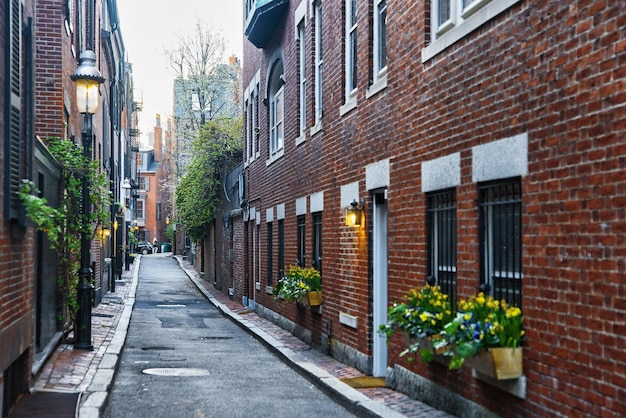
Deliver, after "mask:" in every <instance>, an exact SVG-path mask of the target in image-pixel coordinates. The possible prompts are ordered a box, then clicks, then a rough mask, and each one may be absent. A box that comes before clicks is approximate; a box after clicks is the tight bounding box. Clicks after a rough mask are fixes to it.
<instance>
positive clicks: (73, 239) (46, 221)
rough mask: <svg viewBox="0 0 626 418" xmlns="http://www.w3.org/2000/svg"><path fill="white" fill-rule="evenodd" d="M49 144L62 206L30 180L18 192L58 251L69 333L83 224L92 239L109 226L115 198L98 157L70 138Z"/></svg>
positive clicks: (50, 140)
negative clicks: (84, 210)
mask: <svg viewBox="0 0 626 418" xmlns="http://www.w3.org/2000/svg"><path fill="white" fill-rule="evenodd" d="M46 145H47V146H48V150H49V151H50V154H52V156H53V157H54V158H56V160H57V161H58V162H59V163H60V165H61V185H60V190H59V192H60V193H61V194H60V196H61V199H60V204H59V206H58V207H52V206H51V205H50V204H49V203H48V201H47V200H46V199H45V198H44V197H43V196H41V195H40V192H39V190H37V188H36V187H35V184H34V183H33V182H31V181H25V182H24V183H23V184H22V187H21V188H20V192H19V195H20V200H21V202H22V204H23V206H24V209H25V212H26V216H28V218H30V219H31V220H32V221H33V223H34V224H35V226H36V228H37V230H38V231H42V232H44V233H45V234H46V235H47V237H48V240H49V241H50V246H51V247H52V248H54V249H56V251H57V253H58V254H59V262H60V267H61V273H60V276H59V279H58V284H59V289H60V291H61V292H62V295H63V308H62V312H61V313H60V314H59V320H60V321H61V322H62V323H63V331H64V333H65V334H67V332H68V331H69V330H70V329H72V328H73V324H74V318H75V316H76V311H77V309H78V303H77V301H76V286H77V285H78V280H79V279H78V270H79V267H80V248H81V232H82V231H83V229H82V228H83V225H86V228H87V229H86V230H85V233H86V234H87V236H88V237H90V239H93V237H94V235H95V231H96V228H97V226H108V227H109V228H110V225H108V223H110V220H109V214H108V212H107V210H108V208H110V205H111V201H112V199H111V192H110V190H109V180H108V179H107V176H106V174H105V173H102V172H100V170H99V166H100V164H99V161H90V160H87V159H86V158H85V157H84V156H83V154H82V152H83V151H82V148H79V147H78V146H77V145H76V144H74V143H73V142H72V141H71V140H68V139H59V138H48V139H47V140H46ZM83 175H86V176H88V178H89V199H90V204H91V208H92V209H91V212H90V215H89V218H88V219H87V222H83V220H84V217H83V215H82V214H81V210H80V208H81V203H82V176H83Z"/></svg>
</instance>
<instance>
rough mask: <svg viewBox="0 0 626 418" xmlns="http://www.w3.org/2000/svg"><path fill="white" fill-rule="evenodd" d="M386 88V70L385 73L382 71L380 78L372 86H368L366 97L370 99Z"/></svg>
mask: <svg viewBox="0 0 626 418" xmlns="http://www.w3.org/2000/svg"><path fill="white" fill-rule="evenodd" d="M386 88H387V71H386V70H385V72H384V73H382V72H381V74H380V76H379V77H378V80H376V81H375V82H374V83H373V84H372V85H371V86H369V87H368V88H367V90H365V98H366V99H369V98H370V97H372V96H375V95H376V94H378V93H380V92H381V91H383V90H385V89H386Z"/></svg>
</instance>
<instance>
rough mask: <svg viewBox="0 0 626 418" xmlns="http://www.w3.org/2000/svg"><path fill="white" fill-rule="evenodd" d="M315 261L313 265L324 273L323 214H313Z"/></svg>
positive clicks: (313, 253) (313, 252)
mask: <svg viewBox="0 0 626 418" xmlns="http://www.w3.org/2000/svg"><path fill="white" fill-rule="evenodd" d="M312 255H313V261H312V263H311V264H312V265H313V267H315V268H316V269H318V270H319V271H320V272H321V271H322V213H321V212H318V213H314V214H313V251H312Z"/></svg>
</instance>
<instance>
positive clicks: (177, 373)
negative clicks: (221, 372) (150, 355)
mask: <svg viewBox="0 0 626 418" xmlns="http://www.w3.org/2000/svg"><path fill="white" fill-rule="evenodd" d="M141 372H142V373H143V374H149V375H152V376H173V377H193V376H208V375H209V371H208V370H206V369H193V368H183V367H169V368H168V367H162V368H155V369H144V370H142V371H141Z"/></svg>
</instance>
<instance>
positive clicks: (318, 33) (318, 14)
mask: <svg viewBox="0 0 626 418" xmlns="http://www.w3.org/2000/svg"><path fill="white" fill-rule="evenodd" d="M313 17H314V19H315V44H314V48H315V82H314V90H315V101H314V103H315V126H314V127H313V128H311V135H313V134H315V133H317V132H318V131H320V130H321V129H322V126H321V122H322V116H323V103H322V99H323V95H322V85H323V76H324V74H323V71H322V70H323V64H324V58H323V50H322V47H323V45H322V24H323V20H322V2H321V1H317V2H315V3H314V5H313Z"/></svg>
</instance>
